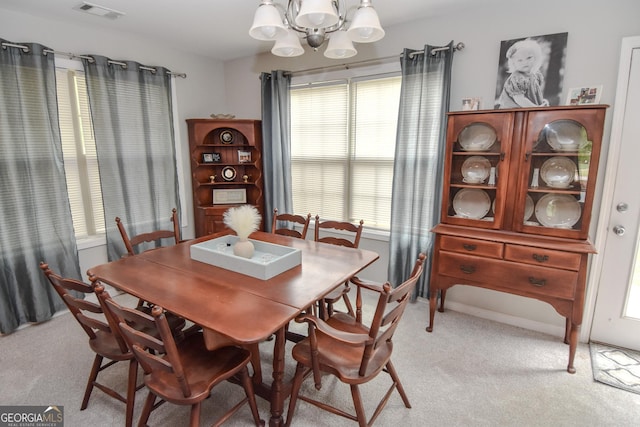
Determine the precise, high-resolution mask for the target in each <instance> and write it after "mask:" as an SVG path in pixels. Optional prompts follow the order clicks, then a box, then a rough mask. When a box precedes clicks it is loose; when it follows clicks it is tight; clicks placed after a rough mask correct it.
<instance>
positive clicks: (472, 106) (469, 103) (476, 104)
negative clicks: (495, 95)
mask: <svg viewBox="0 0 640 427" xmlns="http://www.w3.org/2000/svg"><path fill="white" fill-rule="evenodd" d="M481 101H482V100H481V99H480V98H462V111H473V110H479V109H480V103H481Z"/></svg>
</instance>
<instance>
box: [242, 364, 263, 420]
mask: <svg viewBox="0 0 640 427" xmlns="http://www.w3.org/2000/svg"><path fill="white" fill-rule="evenodd" d="M240 379H241V380H242V386H243V387H244V393H245V394H246V395H247V400H248V401H249V408H251V415H253V421H254V422H255V423H256V427H261V426H263V425H264V422H263V421H262V420H261V419H260V414H259V413H258V404H257V403H256V395H255V393H254V391H253V383H252V382H251V379H250V378H249V370H248V369H247V367H246V366H245V368H244V369H243V370H242V371H240Z"/></svg>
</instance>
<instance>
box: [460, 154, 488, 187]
mask: <svg viewBox="0 0 640 427" xmlns="http://www.w3.org/2000/svg"><path fill="white" fill-rule="evenodd" d="M460 171H461V172H462V180H463V181H464V182H466V183H467V184H480V183H483V182H484V180H485V179H487V178H488V177H489V172H490V171H491V162H489V160H487V158H486V157H483V156H471V157H469V158H468V159H466V160H465V161H464V163H462V167H461V168H460Z"/></svg>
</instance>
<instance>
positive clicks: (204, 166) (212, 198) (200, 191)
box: [187, 119, 264, 237]
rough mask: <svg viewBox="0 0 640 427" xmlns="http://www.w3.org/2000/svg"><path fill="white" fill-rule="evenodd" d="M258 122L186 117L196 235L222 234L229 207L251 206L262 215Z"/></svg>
mask: <svg viewBox="0 0 640 427" xmlns="http://www.w3.org/2000/svg"><path fill="white" fill-rule="evenodd" d="M261 123H262V122H261V121H260V120H237V119H236V120H222V119H187V126H188V129H189V152H190V155H191V183H192V188H193V211H194V218H195V232H196V237H201V236H205V235H208V234H213V233H217V232H219V231H221V230H223V229H224V228H225V227H226V226H225V225H224V222H223V215H224V212H225V211H226V210H227V209H229V208H230V207H234V206H238V205H241V204H246V203H248V204H252V205H254V206H255V207H256V208H258V211H260V214H261V215H263V217H264V194H263V177H262V125H261Z"/></svg>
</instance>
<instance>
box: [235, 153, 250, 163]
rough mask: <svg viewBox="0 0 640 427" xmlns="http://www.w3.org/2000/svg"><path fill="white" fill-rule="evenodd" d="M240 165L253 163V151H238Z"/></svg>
mask: <svg viewBox="0 0 640 427" xmlns="http://www.w3.org/2000/svg"><path fill="white" fill-rule="evenodd" d="M238 163H251V151H243V150H238Z"/></svg>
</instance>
